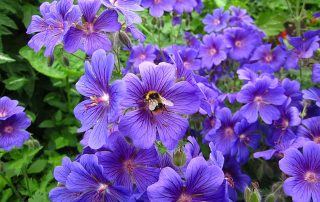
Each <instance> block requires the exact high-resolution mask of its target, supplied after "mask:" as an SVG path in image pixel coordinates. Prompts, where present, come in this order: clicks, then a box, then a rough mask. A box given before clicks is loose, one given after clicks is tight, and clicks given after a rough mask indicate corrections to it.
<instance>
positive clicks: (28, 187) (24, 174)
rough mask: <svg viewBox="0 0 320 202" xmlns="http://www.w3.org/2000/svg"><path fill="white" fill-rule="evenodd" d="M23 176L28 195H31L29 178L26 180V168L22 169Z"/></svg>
mask: <svg viewBox="0 0 320 202" xmlns="http://www.w3.org/2000/svg"><path fill="white" fill-rule="evenodd" d="M23 178H24V181H25V183H26V186H27V190H28V194H29V196H31V191H30V186H29V180H28V179H29V178H28V174H27V171H26V168H24V169H23Z"/></svg>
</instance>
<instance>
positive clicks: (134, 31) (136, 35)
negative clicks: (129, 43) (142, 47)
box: [126, 25, 146, 42]
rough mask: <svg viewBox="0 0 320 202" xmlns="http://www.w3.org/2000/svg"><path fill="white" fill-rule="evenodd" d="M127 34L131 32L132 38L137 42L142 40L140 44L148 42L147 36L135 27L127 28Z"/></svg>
mask: <svg viewBox="0 0 320 202" xmlns="http://www.w3.org/2000/svg"><path fill="white" fill-rule="evenodd" d="M126 32H130V33H131V35H132V37H133V38H134V39H136V40H140V42H144V41H145V40H146V36H145V35H144V34H143V33H142V32H141V31H140V30H139V29H137V28H136V27H135V26H134V25H129V26H127V28H126Z"/></svg>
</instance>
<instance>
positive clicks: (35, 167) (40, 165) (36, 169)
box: [27, 159, 48, 174]
mask: <svg viewBox="0 0 320 202" xmlns="http://www.w3.org/2000/svg"><path fill="white" fill-rule="evenodd" d="M47 162H48V161H47V160H45V159H38V160H36V161H35V162H33V163H32V164H31V165H30V167H29V168H28V171H27V172H28V174H33V173H40V172H41V171H43V169H44V168H45V167H46V165H47Z"/></svg>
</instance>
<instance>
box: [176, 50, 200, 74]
mask: <svg viewBox="0 0 320 202" xmlns="http://www.w3.org/2000/svg"><path fill="white" fill-rule="evenodd" d="M179 53H180V57H181V59H182V62H183V66H184V68H186V69H190V70H199V69H200V68H201V60H200V59H198V58H197V57H198V51H197V50H196V49H193V48H184V49H182V50H181V51H180V52H179Z"/></svg>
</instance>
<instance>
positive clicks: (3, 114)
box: [0, 96, 24, 121]
mask: <svg viewBox="0 0 320 202" xmlns="http://www.w3.org/2000/svg"><path fill="white" fill-rule="evenodd" d="M17 105H18V101H17V100H11V99H10V98H8V97H6V96H4V97H1V98H0V121H1V120H6V119H7V118H9V117H10V116H12V115H14V114H18V113H20V112H23V110H24V108H23V107H20V106H17Z"/></svg>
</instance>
